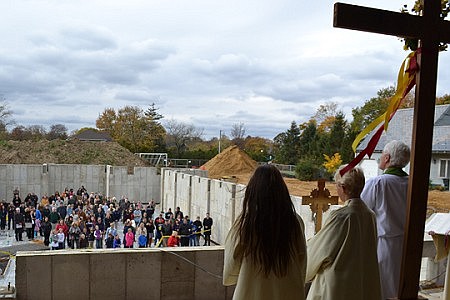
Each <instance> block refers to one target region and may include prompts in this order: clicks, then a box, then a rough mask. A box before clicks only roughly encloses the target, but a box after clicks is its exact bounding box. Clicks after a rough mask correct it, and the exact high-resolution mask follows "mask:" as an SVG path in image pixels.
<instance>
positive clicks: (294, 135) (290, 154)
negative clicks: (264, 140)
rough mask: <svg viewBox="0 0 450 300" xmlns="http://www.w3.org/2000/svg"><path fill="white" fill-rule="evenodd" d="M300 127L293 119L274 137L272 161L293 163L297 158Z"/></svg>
mask: <svg viewBox="0 0 450 300" xmlns="http://www.w3.org/2000/svg"><path fill="white" fill-rule="evenodd" d="M299 145H300V128H299V126H298V125H297V123H296V122H295V121H292V123H291V127H290V128H289V129H288V130H287V131H285V132H282V133H280V134H278V135H277V136H276V137H275V138H274V155H275V159H274V161H275V162H277V163H280V164H287V165H295V164H296V163H297V161H298V158H299Z"/></svg>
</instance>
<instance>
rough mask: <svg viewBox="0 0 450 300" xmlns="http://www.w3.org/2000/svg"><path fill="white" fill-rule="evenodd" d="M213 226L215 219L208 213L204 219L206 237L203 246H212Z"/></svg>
mask: <svg viewBox="0 0 450 300" xmlns="http://www.w3.org/2000/svg"><path fill="white" fill-rule="evenodd" d="M212 225H213V219H212V218H211V217H210V216H209V213H206V218H204V219H203V235H204V236H205V243H204V244H203V246H206V245H208V246H211V228H212Z"/></svg>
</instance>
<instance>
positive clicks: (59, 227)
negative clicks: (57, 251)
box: [55, 219, 70, 249]
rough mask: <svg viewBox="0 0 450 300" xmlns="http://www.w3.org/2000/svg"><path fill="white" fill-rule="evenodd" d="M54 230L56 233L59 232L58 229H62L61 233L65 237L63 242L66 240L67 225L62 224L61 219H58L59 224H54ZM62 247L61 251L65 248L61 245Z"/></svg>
mask: <svg viewBox="0 0 450 300" xmlns="http://www.w3.org/2000/svg"><path fill="white" fill-rule="evenodd" d="M55 229H56V230H57V231H58V232H59V230H60V229H62V231H63V233H64V236H65V240H67V235H68V233H69V227H68V226H67V224H66V223H65V222H64V220H63V219H60V220H59V223H58V224H56V228H55ZM62 246H63V248H62V249H64V248H65V245H64V244H63V245H62ZM69 246H70V245H69Z"/></svg>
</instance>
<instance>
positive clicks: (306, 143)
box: [299, 119, 320, 159]
mask: <svg viewBox="0 0 450 300" xmlns="http://www.w3.org/2000/svg"><path fill="white" fill-rule="evenodd" d="M300 129H301V134H300V141H299V157H300V158H301V159H306V158H309V157H314V156H318V155H320V151H318V145H319V143H318V140H319V136H318V130H317V122H316V120H315V119H310V120H309V121H308V122H306V123H303V124H301V125H300Z"/></svg>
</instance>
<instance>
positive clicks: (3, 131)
mask: <svg viewBox="0 0 450 300" xmlns="http://www.w3.org/2000/svg"><path fill="white" fill-rule="evenodd" d="M0 101H2V102H3V103H2V104H0V139H3V138H5V137H6V135H7V127H8V126H10V125H13V124H14V120H13V119H11V115H12V113H13V112H12V111H11V110H10V109H9V107H8V104H7V103H6V101H5V98H4V97H3V96H1V95H0Z"/></svg>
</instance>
